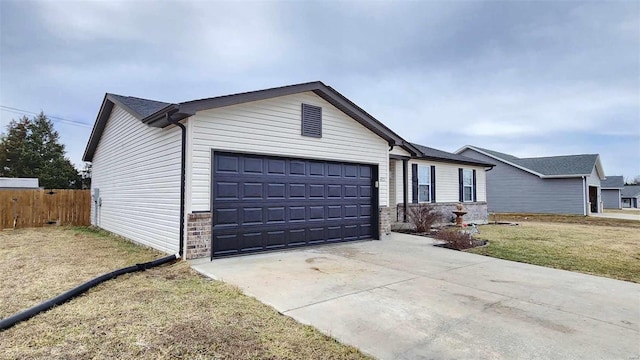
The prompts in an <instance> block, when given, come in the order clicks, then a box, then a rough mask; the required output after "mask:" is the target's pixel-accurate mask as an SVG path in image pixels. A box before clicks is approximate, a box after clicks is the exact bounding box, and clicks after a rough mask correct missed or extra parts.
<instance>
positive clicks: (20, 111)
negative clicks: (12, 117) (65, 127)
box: [0, 105, 91, 128]
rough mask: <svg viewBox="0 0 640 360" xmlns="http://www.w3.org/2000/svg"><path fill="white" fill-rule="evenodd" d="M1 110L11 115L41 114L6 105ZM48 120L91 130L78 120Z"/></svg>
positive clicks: (53, 118)
mask: <svg viewBox="0 0 640 360" xmlns="http://www.w3.org/2000/svg"><path fill="white" fill-rule="evenodd" d="M0 110H2V111H6V112H10V113H14V114H17V115H34V116H37V115H40V113H39V112H38V113H37V112H33V111H29V110H24V109H18V108H14V107H11V106H5V105H0ZM47 119H51V120H52V121H55V122H61V123H65V124H69V125H75V126H82V127H86V128H91V125H90V124H87V123H85V122H82V121H78V120H69V119H65V118H62V117H59V116H51V115H47Z"/></svg>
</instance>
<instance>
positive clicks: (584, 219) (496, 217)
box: [489, 213, 640, 229]
mask: <svg viewBox="0 0 640 360" xmlns="http://www.w3.org/2000/svg"><path fill="white" fill-rule="evenodd" d="M495 221H498V222H502V221H515V222H525V221H535V222H554V223H565V224H583V225H594V226H621V227H626V228H637V229H640V221H638V220H624V219H609V218H599V217H591V216H581V215H557V214H521V213H492V214H491V215H490V216H489V222H490V223H491V222H495Z"/></svg>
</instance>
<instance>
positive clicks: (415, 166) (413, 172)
mask: <svg viewBox="0 0 640 360" xmlns="http://www.w3.org/2000/svg"><path fill="white" fill-rule="evenodd" d="M411 185H412V189H411V191H412V193H413V201H412V203H414V204H417V203H418V164H411Z"/></svg>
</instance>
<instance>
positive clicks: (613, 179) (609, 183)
mask: <svg viewBox="0 0 640 360" xmlns="http://www.w3.org/2000/svg"><path fill="white" fill-rule="evenodd" d="M600 187H602V188H603V189H622V188H624V178H623V177H622V176H607V178H606V179H604V180H602V181H601V182H600Z"/></svg>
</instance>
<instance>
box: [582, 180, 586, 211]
mask: <svg viewBox="0 0 640 360" xmlns="http://www.w3.org/2000/svg"><path fill="white" fill-rule="evenodd" d="M586 187H587V177H586V176H583V177H582V215H584V216H587V192H586V190H585V189H586Z"/></svg>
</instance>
